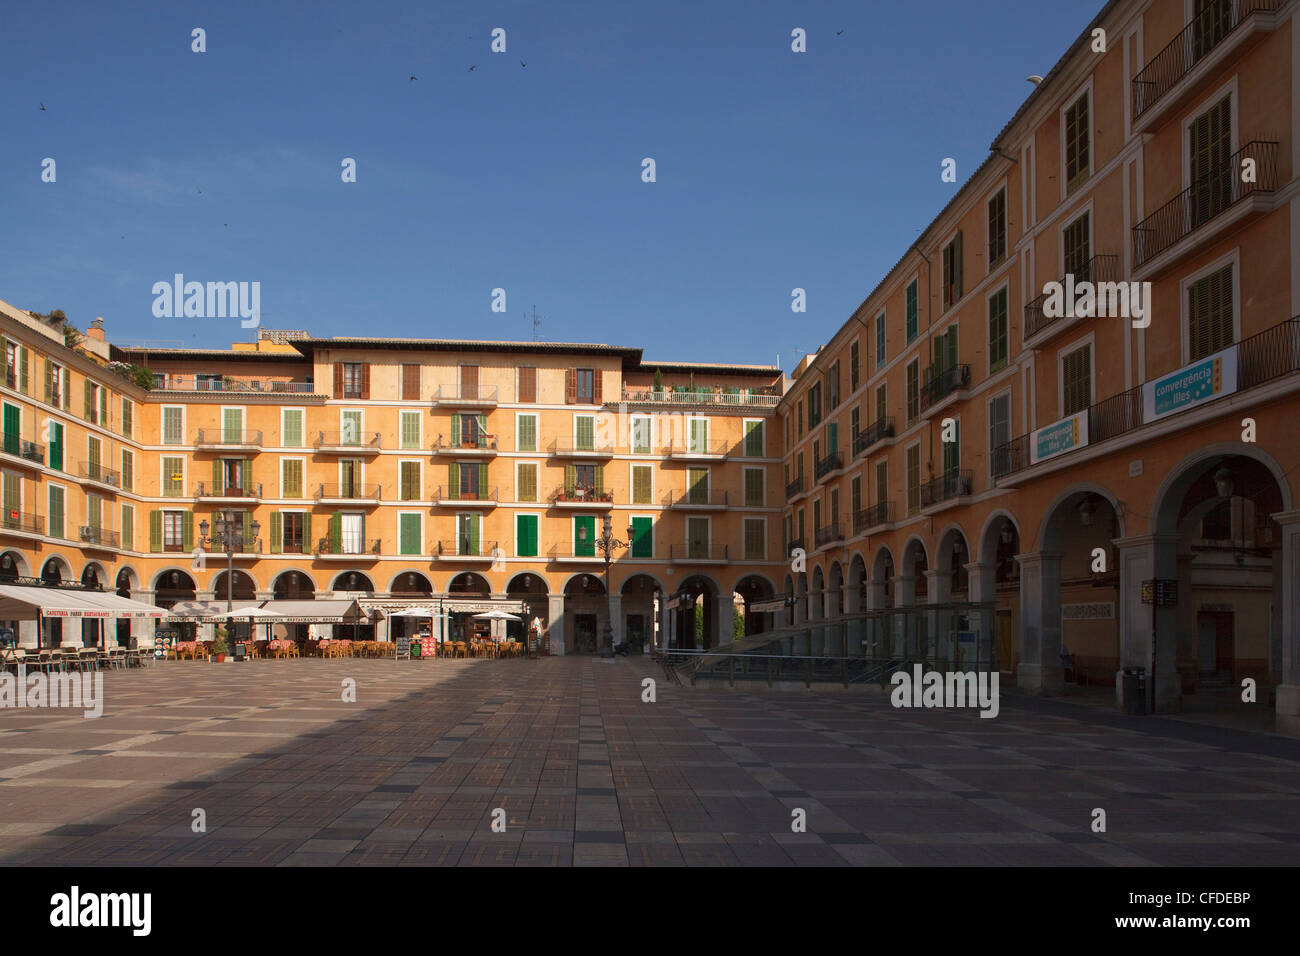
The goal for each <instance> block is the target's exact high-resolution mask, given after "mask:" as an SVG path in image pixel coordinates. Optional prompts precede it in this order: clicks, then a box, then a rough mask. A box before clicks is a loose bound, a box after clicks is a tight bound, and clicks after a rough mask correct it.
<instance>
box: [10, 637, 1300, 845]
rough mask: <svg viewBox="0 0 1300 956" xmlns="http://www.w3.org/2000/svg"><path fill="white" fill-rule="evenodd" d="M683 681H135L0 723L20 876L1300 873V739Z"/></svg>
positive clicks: (300, 663)
mask: <svg viewBox="0 0 1300 956" xmlns="http://www.w3.org/2000/svg"><path fill="white" fill-rule="evenodd" d="M645 677H654V678H656V679H657V680H658V685H657V691H658V700H657V701H656V702H655V703H644V702H643V701H642V684H641V681H642V679H643V678H645ZM344 678H353V679H355V680H356V682H357V693H358V702H357V703H345V702H344V701H343V700H342V694H341V689H342V681H343V680H344ZM659 678H660V674H659V673H658V671H657V670H656V669H655V668H654V667H653V665H652V664H651V663H650V662H649V661H646V660H643V659H636V658H633V659H631V660H620V661H618V662H616V663H612V664H611V663H604V662H602V661H600V660H598V659H590V658H572V657H570V658H547V659H542V660H537V661H527V660H524V661H464V662H460V661H380V660H328V661H318V660H289V661H256V662H247V663H242V664H229V665H215V664H206V663H196V662H172V663H167V664H162V665H159V666H157V667H154V668H150V669H148V670H146V671H143V672H139V671H127V672H112V673H109V674H106V675H105V680H104V684H105V696H106V702H105V712H104V716H103V717H101V718H99V719H97V720H87V719H85V718H83V717H82V715H81V713H80V711H68V710H64V711H42V710H7V711H0V834H2V835H3V837H4V844H3V847H4V848H3V851H0V861H3V862H4V863H6V864H9V865H15V864H24V863H38V864H55V865H59V864H76V865H130V864H168V865H194V866H202V865H216V866H228V865H285V866H296V865H308V866H316V865H336V864H358V865H362V866H392V865H403V866H450V865H466V866H510V865H518V866H590V865H596V866H611V865H612V866H629V865H630V866H682V865H712V866H717V865H725V866H790V865H818V866H827V865H839V866H843V865H945V864H971V865H1005V866H1024V865H1035V866H1036V865H1105V864H1114V865H1183V864H1223V865H1238V864H1240V865H1267V864H1291V865H1293V864H1295V863H1297V862H1300V851H1298V844H1300V835H1298V834H1297V826H1296V820H1297V819H1300V742H1296V741H1289V740H1284V739H1282V738H1275V737H1271V736H1265V735H1260V734H1246V733H1242V732H1237V731H1232V732H1223V731H1218V730H1216V729H1214V728H1211V727H1205V726H1199V725H1192V724H1183V725H1176V724H1175V722H1172V721H1159V720H1156V719H1154V718H1148V719H1146V720H1130V719H1125V718H1122V717H1120V716H1118V715H1114V714H1107V713H1104V712H1100V711H1097V710H1096V709H1093V708H1083V707H1074V708H1071V707H1070V706H1069V705H1068V704H1058V703H1056V702H1043V701H1036V700H1033V699H1027V698H1021V699H1017V698H1014V697H1012V696H1009V695H1004V696H1003V706H1002V711H1001V714H1000V715H999V717H998V718H997V719H995V720H983V719H980V718H979V716H978V713H977V712H975V711H939V710H927V711H919V710H895V709H893V708H892V707H890V705H889V702H888V698H887V697H885V696H883V695H878V694H873V693H865V694H852V695H849V694H823V695H813V694H805V693H781V692H765V691H764V692H753V691H730V690H725V689H718V690H705V689H699V688H681V687H676V686H673V685H671V684H666V683H665V682H664V681H663V680H659ZM1097 807H1100V808H1102V809H1104V810H1105V811H1106V814H1107V823H1108V827H1107V832H1105V833H1094V832H1093V831H1092V830H1091V827H1090V824H1091V822H1092V811H1093V809H1094V808H1097ZM198 809H201V810H202V811H203V814H204V815H205V819H206V830H205V831H204V832H195V831H194V829H193V827H192V823H193V820H194V817H195V811H196V810H198ZM498 810H499V811H501V812H500V813H496V814H495V818H503V819H504V821H505V831H504V832H495V831H494V830H493V827H492V823H493V820H494V811H498ZM799 811H802V814H799ZM800 815H802V816H803V817H805V818H806V831H805V832H794V831H793V830H792V822H793V821H794V820H795V819H796V817H797V816H800Z"/></svg>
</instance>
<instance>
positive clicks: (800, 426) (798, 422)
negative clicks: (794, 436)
mask: <svg viewBox="0 0 1300 956" xmlns="http://www.w3.org/2000/svg"><path fill="white" fill-rule="evenodd" d="M795 422H796V427H797V428H798V430H799V434H798V437H799V438H803V399H802V398H801V399H799V407H798V413H797V414H796V415H795Z"/></svg>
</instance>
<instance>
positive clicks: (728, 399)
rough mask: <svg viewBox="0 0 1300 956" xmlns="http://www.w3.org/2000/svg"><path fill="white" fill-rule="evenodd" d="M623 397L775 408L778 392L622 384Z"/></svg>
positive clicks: (665, 402)
mask: <svg viewBox="0 0 1300 956" xmlns="http://www.w3.org/2000/svg"><path fill="white" fill-rule="evenodd" d="M623 401H625V402H627V403H628V404H630V405H638V404H641V405H723V406H739V407H744V408H775V407H776V406H777V403H778V402H780V401H781V396H780V395H772V394H768V393H766V392H761V391H756V390H754V389H735V390H732V391H728V390H727V389H725V388H712V387H707V386H696V387H695V388H678V389H674V388H673V387H671V386H668V387H663V388H631V387H628V386H626V385H625V386H623Z"/></svg>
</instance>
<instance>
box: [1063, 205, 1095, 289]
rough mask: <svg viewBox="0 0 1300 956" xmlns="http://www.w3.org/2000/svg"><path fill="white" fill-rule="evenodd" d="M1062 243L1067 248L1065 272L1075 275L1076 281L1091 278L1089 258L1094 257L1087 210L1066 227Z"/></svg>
mask: <svg viewBox="0 0 1300 956" xmlns="http://www.w3.org/2000/svg"><path fill="white" fill-rule="evenodd" d="M1061 243H1062V248H1063V249H1064V250H1065V256H1064V262H1065V274H1066V275H1072V276H1074V278H1075V281H1076V282H1079V281H1083V280H1084V279H1090V276H1089V269H1088V260H1090V259H1091V258H1092V249H1091V245H1092V243H1091V241H1090V240H1089V238H1088V214H1087V213H1086V212H1085V213H1084V214H1083V215H1082V216H1080V217H1079V218H1078V219H1076V220H1074V222H1072V223H1070V224H1069V225H1068V226H1066V227H1065V232H1064V234H1063V235H1062V236H1061Z"/></svg>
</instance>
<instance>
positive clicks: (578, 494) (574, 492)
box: [551, 485, 614, 505]
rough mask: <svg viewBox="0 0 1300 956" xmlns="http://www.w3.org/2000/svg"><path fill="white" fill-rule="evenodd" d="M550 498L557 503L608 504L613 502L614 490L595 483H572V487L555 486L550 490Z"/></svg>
mask: <svg viewBox="0 0 1300 956" xmlns="http://www.w3.org/2000/svg"><path fill="white" fill-rule="evenodd" d="M551 500H552V501H554V502H556V503H557V504H600V505H608V504H613V503H614V492H612V491H607V490H604V489H601V488H597V487H596V486H595V485H574V486H573V487H572V488H563V487H560V488H556V489H555V490H554V491H553V492H551Z"/></svg>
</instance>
